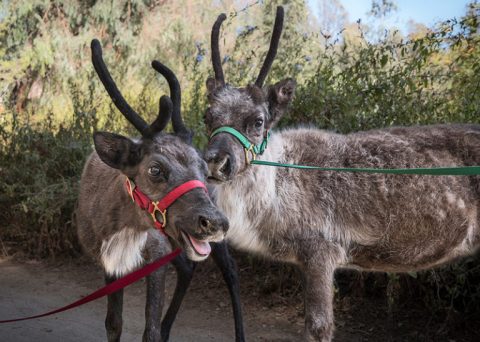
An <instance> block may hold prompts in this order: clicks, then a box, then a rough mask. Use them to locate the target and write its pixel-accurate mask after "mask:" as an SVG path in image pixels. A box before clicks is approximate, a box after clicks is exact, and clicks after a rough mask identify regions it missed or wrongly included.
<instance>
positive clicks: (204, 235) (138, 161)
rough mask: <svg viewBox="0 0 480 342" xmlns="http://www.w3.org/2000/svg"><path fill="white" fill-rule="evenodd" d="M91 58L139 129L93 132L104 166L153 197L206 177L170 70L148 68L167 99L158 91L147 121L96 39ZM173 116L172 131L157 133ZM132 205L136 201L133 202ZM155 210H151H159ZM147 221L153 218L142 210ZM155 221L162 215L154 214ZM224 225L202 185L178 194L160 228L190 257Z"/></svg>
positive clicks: (200, 255) (205, 248)
mask: <svg viewBox="0 0 480 342" xmlns="http://www.w3.org/2000/svg"><path fill="white" fill-rule="evenodd" d="M91 48H92V61H93V65H94V67H95V70H96V72H97V74H98V76H99V77H100V80H101V81H102V83H103V85H104V86H105V89H106V90H107V92H108V93H109V95H110V97H111V98H112V100H113V102H114V103H115V105H116V106H117V108H118V109H119V110H120V111H121V112H122V114H123V115H124V116H125V117H126V118H127V120H128V121H130V122H131V123H132V124H133V125H134V126H135V128H136V129H137V130H138V131H139V132H140V133H141V135H142V137H141V138H140V139H130V138H127V137H124V136H121V135H118V134H114V133H107V132H96V133H95V134H94V143H95V151H96V152H97V154H98V156H99V157H100V159H101V160H102V161H103V162H104V163H105V164H107V165H108V166H110V167H112V168H114V169H117V170H119V171H120V172H122V173H123V174H124V175H125V176H126V179H127V177H128V179H130V180H131V181H133V182H134V184H135V185H136V186H137V187H138V188H139V189H141V191H142V192H143V193H144V194H145V195H147V196H148V198H150V199H151V200H152V201H157V200H160V199H161V198H163V197H164V196H165V195H166V194H167V193H168V192H170V191H171V190H172V189H175V188H176V187H178V186H179V185H181V184H183V183H185V182H187V181H190V180H199V181H201V182H205V181H206V176H207V165H206V163H205V162H204V161H203V159H202V158H201V156H200V155H199V154H198V152H197V151H196V150H195V149H194V148H193V147H192V146H191V145H190V144H191V139H192V132H190V131H189V130H188V129H187V128H186V127H185V126H184V123H183V121H182V117H181V113H180V104H181V90H180V85H179V83H178V80H177V78H176V77H175V74H174V73H173V72H172V71H171V70H170V69H168V68H167V67H166V66H165V65H163V64H161V63H160V62H158V61H153V62H152V67H153V68H154V69H156V70H157V71H158V72H159V73H161V74H162V75H163V76H164V77H165V78H166V79H167V81H168V84H169V87H170V96H171V99H170V98H169V97H167V96H162V97H161V99H160V109H159V113H158V117H157V118H156V120H155V121H154V122H153V123H152V124H151V125H148V124H147V123H146V122H145V121H144V120H143V119H142V118H141V117H140V116H139V115H138V114H137V113H136V112H135V111H134V110H133V109H132V108H131V107H130V106H129V105H128V103H127V102H126V101H125V99H124V98H123V96H122V95H121V93H120V91H119V90H118V88H117V87H116V85H115V83H114V81H113V80H112V78H111V76H110V74H109V72H108V69H107V67H106V66H105V63H104V62H103V59H102V49H101V46H100V43H99V42H98V40H93V41H92V45H91ZM170 117H171V118H172V125H173V130H174V134H166V133H162V130H163V129H164V128H165V126H166V125H167V123H168V122H169V121H170ZM132 205H135V203H132ZM160 214H161V213H155V212H154V214H153V215H157V216H158V215H160ZM145 219H146V220H148V222H149V223H151V224H152V226H153V222H152V218H151V217H149V215H148V214H147V213H145ZM157 219H158V220H160V219H162V220H163V218H157ZM227 229H228V221H227V219H226V217H225V216H224V215H223V214H222V213H221V212H220V211H219V210H218V209H217V208H216V207H215V206H214V205H213V203H212V201H211V200H210V198H209V196H208V194H207V193H206V192H205V190H204V189H202V188H196V189H193V190H191V191H189V192H187V193H186V194H184V195H182V196H181V197H180V198H178V199H177V200H176V201H175V202H174V203H173V204H172V205H171V206H170V207H169V208H168V210H167V214H166V224H165V227H164V230H165V233H166V234H167V235H168V236H169V237H171V238H172V239H173V240H175V241H176V242H177V243H178V244H179V245H180V246H181V247H183V249H184V250H185V251H186V253H187V256H188V257H189V258H190V259H191V260H195V261H199V260H203V259H205V258H206V257H207V256H208V255H209V253H210V245H209V244H208V242H210V241H220V240H222V239H223V237H224V235H225V233H226V231H227Z"/></svg>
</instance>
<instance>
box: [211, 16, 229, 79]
mask: <svg viewBox="0 0 480 342" xmlns="http://www.w3.org/2000/svg"><path fill="white" fill-rule="evenodd" d="M225 19H227V16H226V15H225V13H222V14H220V15H219V16H218V18H217V20H216V21H215V24H213V27H212V36H211V40H210V45H211V49H212V64H213V71H214V72H215V81H216V83H217V86H224V85H225V79H224V77H223V69H222V61H221V58H220V48H219V45H218V37H219V35H220V26H222V23H223V22H224V21H225Z"/></svg>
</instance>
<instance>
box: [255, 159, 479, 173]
mask: <svg viewBox="0 0 480 342" xmlns="http://www.w3.org/2000/svg"><path fill="white" fill-rule="evenodd" d="M251 164H254V165H266V166H275V167H287V168H292V169H303V170H318V171H337V172H361V173H387V174H394V175H430V176H474V175H480V166H460V167H433V168H414V169H373V168H350V167H320V166H310V165H298V164H285V163H276V162H270V161H265V160H252V161H251Z"/></svg>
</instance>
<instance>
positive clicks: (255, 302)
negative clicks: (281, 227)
mask: <svg viewBox="0 0 480 342" xmlns="http://www.w3.org/2000/svg"><path fill="white" fill-rule="evenodd" d="M199 268H200V270H199V271H198V272H197V273H196V274H195V278H194V280H193V282H192V286H191V288H190V290H189V292H188V295H187V297H186V299H185V301H184V304H183V306H182V308H181V310H180V314H179V316H178V319H177V321H176V322H175V324H174V326H173V329H172V335H171V341H173V342H179V341H182V342H183V341H188V342H190V341H192V342H193V341H195V342H207V341H209V342H211V341H221V342H223V341H234V327H233V317H232V314H231V306H230V300H229V296H228V292H227V289H226V287H225V286H224V285H223V281H222V280H221V279H220V275H219V272H218V271H216V270H215V271H214V268H213V269H212V267H210V268H209V267H204V266H201V267H199ZM202 269H203V271H202ZM102 279H103V278H102V274H101V272H100V270H99V269H98V268H97V267H95V266H93V265H90V264H88V263H85V262H80V263H76V264H70V265H65V264H63V265H61V266H54V265H51V264H48V265H47V264H44V263H40V262H23V263H19V262H14V261H11V260H8V259H1V258H0V319H7V318H11V317H18V316H27V315H33V314H38V313H41V312H44V311H47V310H51V309H53V308H57V307H60V306H63V305H65V304H67V303H70V302H72V301H74V300H77V299H79V298H80V297H82V296H84V295H86V294H88V293H90V292H91V291H93V290H95V289H97V288H99V287H100V286H102V285H103V283H102ZM242 279H243V280H242ZM241 280H242V305H243V311H244V320H245V331H246V335H247V340H248V341H263V342H273V341H275V342H277V341H278V342H287V341H301V337H302V331H303V317H302V316H303V313H302V311H303V306H302V304H301V303H299V302H300V300H298V299H297V300H295V299H290V300H286V299H282V298H281V297H278V296H275V295H265V294H264V295H260V294H259V289H258V288H256V287H255V285H254V282H252V281H250V282H249V279H245V278H242V275H241ZM144 285H145V284H144V283H143V282H139V283H137V284H133V285H131V286H130V287H128V288H127V289H126V291H125V303H124V327H123V334H122V341H127V342H129V341H140V340H141V336H142V332H143V325H144V303H145V291H144V288H145V286H144ZM174 285H175V275H174V271H173V270H170V271H169V276H168V281H167V289H168V298H167V300H169V299H170V296H171V294H172V292H173V288H174ZM337 297H338V296H337ZM167 302H168V301H167ZM335 308H336V310H335V323H336V333H335V341H344V342H354V341H355V342H357V341H358V342H361V341H365V342H366V341H368V342H376V341H378V342H384V341H445V342H467V341H480V324H473V325H472V324H466V323H465V322H462V317H460V324H457V325H456V326H451V325H450V326H449V325H448V324H450V323H445V322H446V320H445V319H442V320H441V321H440V323H439V322H435V320H434V319H432V317H431V316H430V314H429V312H428V310H426V309H425V308H422V307H421V306H418V305H416V306H415V305H414V304H405V305H404V306H402V307H400V308H399V309H398V311H397V312H396V313H391V312H390V313H389V312H388V308H387V306H386V303H385V300H384V299H382V298H363V297H361V298H358V297H357V298H355V297H352V298H350V297H345V298H343V299H338V298H337V301H336V303H335ZM105 312H106V300H105V299H100V300H97V301H95V302H92V303H89V304H87V305H85V306H82V307H80V308H77V309H74V310H72V311H67V312H64V313H61V314H58V315H54V316H49V317H45V318H41V319H35V320H31V321H24V322H19V323H10V324H3V325H0V341H2V342H27V341H28V342H30V341H35V342H36V341H41V342H44V341H47V342H48V341H62V342H63V341H72V342H75V341H79V342H87V341H88V342H96V341H105V330H104V326H103V321H104V316H105Z"/></svg>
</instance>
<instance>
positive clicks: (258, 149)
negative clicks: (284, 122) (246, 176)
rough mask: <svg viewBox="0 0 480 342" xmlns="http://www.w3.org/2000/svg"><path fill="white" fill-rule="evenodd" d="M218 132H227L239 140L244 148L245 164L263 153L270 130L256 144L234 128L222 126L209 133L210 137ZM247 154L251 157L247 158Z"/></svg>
mask: <svg viewBox="0 0 480 342" xmlns="http://www.w3.org/2000/svg"><path fill="white" fill-rule="evenodd" d="M218 133H228V134H231V135H233V136H234V137H235V138H237V140H238V141H239V142H240V144H242V146H243V148H244V150H245V160H246V162H247V164H250V162H251V161H252V160H255V159H256V158H257V155H259V154H260V155H261V154H263V152H264V151H265V149H266V148H267V144H268V139H269V138H270V132H269V131H267V134H266V137H265V138H264V139H263V141H262V142H261V143H260V144H258V145H254V144H252V143H251V142H250V140H248V138H247V137H246V136H244V135H243V134H242V133H240V132H239V131H237V130H236V129H235V128H232V127H228V126H224V127H220V128H217V129H216V130H214V131H213V133H212V134H211V135H210V139H212V138H213V137H214V136H215V135H217V134H218ZM249 155H250V156H251V158H249Z"/></svg>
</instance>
